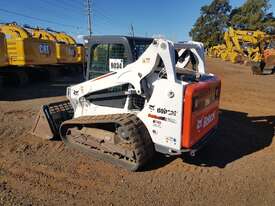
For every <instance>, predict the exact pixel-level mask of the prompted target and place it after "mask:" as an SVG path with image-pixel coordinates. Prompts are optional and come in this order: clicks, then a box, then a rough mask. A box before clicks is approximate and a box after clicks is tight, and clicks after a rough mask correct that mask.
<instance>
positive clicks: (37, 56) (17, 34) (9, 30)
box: [0, 23, 57, 66]
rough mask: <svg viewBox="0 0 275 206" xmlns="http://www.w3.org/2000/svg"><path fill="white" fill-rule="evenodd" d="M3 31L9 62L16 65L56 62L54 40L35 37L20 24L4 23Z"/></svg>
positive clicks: (1, 26) (0, 26)
mask: <svg viewBox="0 0 275 206" xmlns="http://www.w3.org/2000/svg"><path fill="white" fill-rule="evenodd" d="M0 29H1V31H2V32H3V33H4V34H5V36H6V41H7V51H8V57H9V64H10V65H15V66H27V65H48V64H55V63H56V62H57V60H56V49H55V45H54V42H52V41H49V40H43V39H37V38H33V37H32V36H31V34H30V33H29V32H28V31H27V30H26V29H24V28H22V27H20V26H19V25H17V24H15V23H12V24H2V25H0Z"/></svg>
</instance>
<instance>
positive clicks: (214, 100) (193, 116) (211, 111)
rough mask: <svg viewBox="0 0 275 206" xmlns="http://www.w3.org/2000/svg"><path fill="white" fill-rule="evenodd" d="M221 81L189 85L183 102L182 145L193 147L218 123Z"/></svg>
mask: <svg viewBox="0 0 275 206" xmlns="http://www.w3.org/2000/svg"><path fill="white" fill-rule="evenodd" d="M220 89H221V81H220V80H219V79H214V80H211V81H206V82H198V83H194V84H190V85H187V87H186V90H185V97H184V98H185V99H184V104H183V111H184V114H183V125H182V144H181V145H182V147H184V148H191V147H192V146H193V145H194V144H196V143H197V142H198V141H199V140H200V139H202V138H203V137H204V136H205V135H206V134H207V132H209V130H210V129H211V128H213V127H214V126H215V125H217V124H218V118H219V117H218V112H219V97H220Z"/></svg>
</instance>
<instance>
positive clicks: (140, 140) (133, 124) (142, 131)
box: [60, 114, 155, 171]
mask: <svg viewBox="0 0 275 206" xmlns="http://www.w3.org/2000/svg"><path fill="white" fill-rule="evenodd" d="M98 123H100V124H104V123H115V124H118V125H120V126H123V127H124V129H125V128H126V129H127V131H128V134H129V139H128V140H127V143H128V144H130V145H131V148H133V149H132V150H133V152H134V154H135V155H134V156H135V159H134V161H133V160H131V161H130V160H127V159H122V158H118V157H117V155H112V152H111V151H109V152H107V153H106V152H103V151H102V150H100V148H99V149H93V148H87V147H83V146H81V145H79V144H76V143H74V142H71V141H70V137H69V136H68V135H67V131H68V130H69V129H70V128H76V127H77V128H82V127H85V126H88V127H93V124H98ZM60 136H61V138H62V140H63V141H64V143H65V144H66V145H68V146H70V147H73V148H76V149H79V150H81V151H83V152H86V153H89V154H91V155H92V156H93V157H95V158H97V159H100V160H104V161H107V162H110V163H112V164H114V165H116V166H119V167H123V168H125V169H127V170H130V171H136V170H138V169H140V168H142V167H143V166H144V165H145V164H146V163H147V162H149V161H150V160H151V159H152V157H153V155H154V153H155V150H154V145H153V143H152V141H151V137H150V134H149V132H148V131H147V129H146V127H145V126H144V124H143V123H142V121H141V120H140V119H139V118H138V117H136V115H134V114H114V115H97V116H85V117H80V118H75V119H71V120H68V121H65V122H63V124H62V125H61V127H60Z"/></svg>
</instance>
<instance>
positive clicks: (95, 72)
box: [85, 36, 153, 80]
mask: <svg viewBox="0 0 275 206" xmlns="http://www.w3.org/2000/svg"><path fill="white" fill-rule="evenodd" d="M85 41H86V42H87V44H86V45H87V48H88V67H87V73H86V79H87V80H89V79H93V78H95V77H98V76H100V75H103V74H106V73H108V72H111V71H116V70H119V69H122V68H124V67H125V66H126V65H127V64H130V63H132V62H134V61H136V60H137V59H138V58H139V56H140V55H141V54H142V53H143V52H144V51H145V50H146V49H147V47H148V46H149V45H150V44H151V43H152V41H153V38H145V37H130V36H92V37H85Z"/></svg>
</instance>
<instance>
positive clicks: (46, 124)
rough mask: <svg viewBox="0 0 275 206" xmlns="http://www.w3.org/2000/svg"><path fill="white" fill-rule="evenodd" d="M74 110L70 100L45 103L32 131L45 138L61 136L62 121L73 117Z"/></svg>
mask: <svg viewBox="0 0 275 206" xmlns="http://www.w3.org/2000/svg"><path fill="white" fill-rule="evenodd" d="M73 115H74V110H73V108H72V105H71V104H70V102H69V101H61V102H55V103H51V104H48V105H43V106H42V108H41V110H40V111H39V114H38V116H37V118H36V120H35V123H34V125H33V128H32V130H31V133H32V134H33V135H35V136H38V137H41V138H43V139H48V140H50V139H53V138H59V127H60V125H61V124H62V122H64V121H66V120H69V119H72V118H73Z"/></svg>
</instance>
